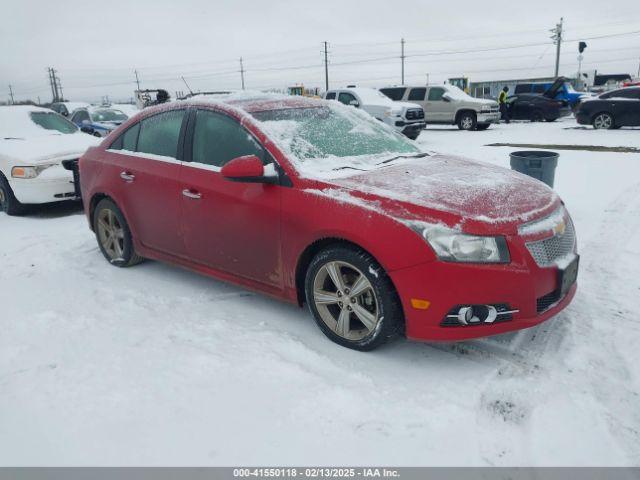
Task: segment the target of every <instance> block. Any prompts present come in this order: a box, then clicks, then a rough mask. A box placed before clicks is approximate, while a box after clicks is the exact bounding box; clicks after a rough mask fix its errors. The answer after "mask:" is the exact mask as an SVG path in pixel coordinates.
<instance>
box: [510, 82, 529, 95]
mask: <svg viewBox="0 0 640 480" xmlns="http://www.w3.org/2000/svg"><path fill="white" fill-rule="evenodd" d="M529 92H531V84H530V83H521V84H520V85H516V89H515V91H514V92H513V93H515V94H518V93H529Z"/></svg>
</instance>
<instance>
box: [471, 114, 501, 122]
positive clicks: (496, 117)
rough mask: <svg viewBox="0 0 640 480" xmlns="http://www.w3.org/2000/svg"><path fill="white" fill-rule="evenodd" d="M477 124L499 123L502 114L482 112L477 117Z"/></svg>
mask: <svg viewBox="0 0 640 480" xmlns="http://www.w3.org/2000/svg"><path fill="white" fill-rule="evenodd" d="M476 119H477V123H498V122H499V121H500V112H480V113H478V114H477V115H476Z"/></svg>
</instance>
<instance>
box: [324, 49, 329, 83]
mask: <svg viewBox="0 0 640 480" xmlns="http://www.w3.org/2000/svg"><path fill="white" fill-rule="evenodd" d="M323 43H324V89H325V91H328V90H329V44H328V43H327V42H323Z"/></svg>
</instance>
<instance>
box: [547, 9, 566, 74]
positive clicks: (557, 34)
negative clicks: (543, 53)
mask: <svg viewBox="0 0 640 480" xmlns="http://www.w3.org/2000/svg"><path fill="white" fill-rule="evenodd" d="M563 23H564V18H562V17H560V23H556V27H555V28H552V29H551V30H549V31H550V32H551V33H552V35H551V39H552V40H553V43H554V45H555V46H556V70H555V75H554V76H555V77H557V76H558V72H559V71H560V46H561V45H562V24H563Z"/></svg>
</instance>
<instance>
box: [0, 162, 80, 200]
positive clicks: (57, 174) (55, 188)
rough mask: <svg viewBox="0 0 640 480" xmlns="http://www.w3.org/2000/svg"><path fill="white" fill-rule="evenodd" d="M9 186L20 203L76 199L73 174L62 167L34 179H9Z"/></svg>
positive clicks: (47, 171) (47, 170)
mask: <svg viewBox="0 0 640 480" xmlns="http://www.w3.org/2000/svg"><path fill="white" fill-rule="evenodd" d="M9 185H11V189H12V190H13V194H14V195H15V197H16V199H18V201H19V202H20V203H24V204H39V203H49V202H59V201H62V200H74V199H77V198H78V195H77V188H76V184H75V181H74V174H73V172H72V171H70V170H66V169H65V168H64V167H63V166H62V165H54V166H53V167H49V168H47V169H46V170H44V171H43V172H42V173H41V174H40V175H38V176H37V177H36V178H31V179H21V178H10V179H9Z"/></svg>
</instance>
